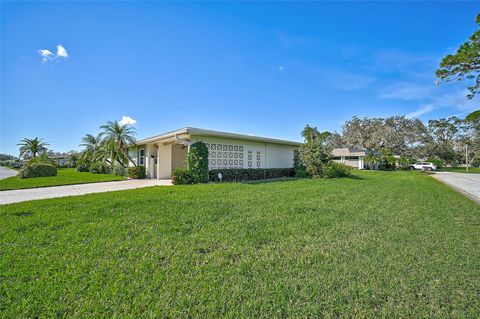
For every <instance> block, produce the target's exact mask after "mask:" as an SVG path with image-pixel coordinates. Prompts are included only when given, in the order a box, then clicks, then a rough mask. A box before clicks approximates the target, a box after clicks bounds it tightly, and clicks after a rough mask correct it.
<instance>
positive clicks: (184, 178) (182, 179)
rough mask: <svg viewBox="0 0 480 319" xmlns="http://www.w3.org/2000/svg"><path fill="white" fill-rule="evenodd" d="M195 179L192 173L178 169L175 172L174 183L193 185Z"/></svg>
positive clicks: (184, 169) (181, 168) (173, 175)
mask: <svg viewBox="0 0 480 319" xmlns="http://www.w3.org/2000/svg"><path fill="white" fill-rule="evenodd" d="M193 182H194V179H193V176H192V173H191V172H190V171H189V170H188V169H186V168H183V167H178V168H176V169H175V170H174V171H173V174H172V183H173V184H174V185H186V184H193Z"/></svg>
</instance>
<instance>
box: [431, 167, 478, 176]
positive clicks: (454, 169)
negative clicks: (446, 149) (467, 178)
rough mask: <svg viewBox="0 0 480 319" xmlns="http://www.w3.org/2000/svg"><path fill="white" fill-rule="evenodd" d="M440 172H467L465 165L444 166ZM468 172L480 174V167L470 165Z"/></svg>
mask: <svg viewBox="0 0 480 319" xmlns="http://www.w3.org/2000/svg"><path fill="white" fill-rule="evenodd" d="M439 171H440V172H455V173H466V172H467V171H466V168H465V167H443V168H442V169H440V170H439ZM468 173H473V174H480V167H469V168H468Z"/></svg>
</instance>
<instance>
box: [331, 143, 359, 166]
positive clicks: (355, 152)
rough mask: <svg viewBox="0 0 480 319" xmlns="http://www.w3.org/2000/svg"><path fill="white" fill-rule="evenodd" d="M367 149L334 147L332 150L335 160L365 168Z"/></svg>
mask: <svg viewBox="0 0 480 319" xmlns="http://www.w3.org/2000/svg"><path fill="white" fill-rule="evenodd" d="M365 156H366V153H365V150H362V149H358V148H334V149H333V150H332V157H333V160H334V161H336V162H340V163H344V164H346V165H348V166H351V167H353V168H357V169H363V168H364V163H363V161H364V159H365Z"/></svg>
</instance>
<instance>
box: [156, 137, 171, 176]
mask: <svg viewBox="0 0 480 319" xmlns="http://www.w3.org/2000/svg"><path fill="white" fill-rule="evenodd" d="M158 145H159V146H158V151H159V154H158V155H159V158H158V168H157V169H158V174H157V178H171V177H172V145H171V144H168V145H163V143H158Z"/></svg>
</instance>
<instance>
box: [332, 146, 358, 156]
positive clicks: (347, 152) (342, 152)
mask: <svg viewBox="0 0 480 319" xmlns="http://www.w3.org/2000/svg"><path fill="white" fill-rule="evenodd" d="M332 156H335V157H337V156H365V150H362V149H360V148H346V147H345V148H334V149H333V150H332Z"/></svg>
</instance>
